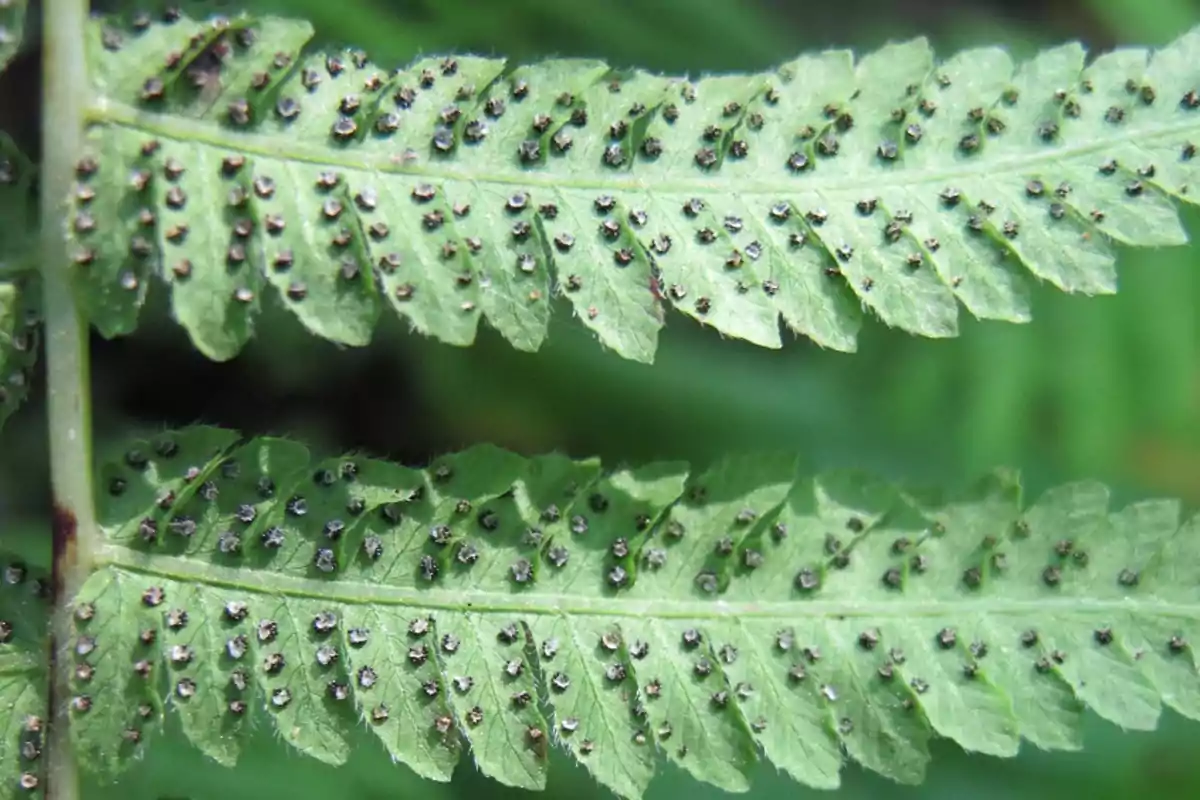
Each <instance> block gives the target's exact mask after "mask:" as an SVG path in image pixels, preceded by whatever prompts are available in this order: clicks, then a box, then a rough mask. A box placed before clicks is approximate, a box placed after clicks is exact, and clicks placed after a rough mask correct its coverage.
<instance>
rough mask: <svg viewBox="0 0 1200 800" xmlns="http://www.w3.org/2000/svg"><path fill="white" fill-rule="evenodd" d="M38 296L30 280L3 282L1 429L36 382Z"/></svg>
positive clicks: (0, 282) (0, 302)
mask: <svg viewBox="0 0 1200 800" xmlns="http://www.w3.org/2000/svg"><path fill="white" fill-rule="evenodd" d="M36 295H37V292H36V291H31V284H30V282H29V280H28V279H21V280H17V281H3V280H0V427H3V426H4V423H5V422H6V421H7V420H8V418H9V416H11V415H12V414H13V412H15V411H16V410H17V409H18V408H19V407H20V406H21V403H22V402H23V401H24V400H25V397H26V395H27V394H28V393H29V384H30V381H31V380H32V379H33V366H34V362H35V361H36V358H37V341H38V332H39V331H38V327H37V314H36V308H37V306H36V300H37V297H36Z"/></svg>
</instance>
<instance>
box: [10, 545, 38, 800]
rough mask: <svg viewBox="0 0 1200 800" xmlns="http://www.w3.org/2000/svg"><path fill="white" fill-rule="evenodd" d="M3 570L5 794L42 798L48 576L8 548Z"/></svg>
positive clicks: (12, 796)
mask: <svg viewBox="0 0 1200 800" xmlns="http://www.w3.org/2000/svg"><path fill="white" fill-rule="evenodd" d="M0 570H2V572H0V798H3V800H7V799H8V798H18V797H19V798H29V797H40V796H41V795H40V793H38V790H39V789H40V788H41V786H42V785H43V781H44V780H45V773H44V770H43V759H42V747H43V744H44V732H45V730H44V722H45V720H46V718H47V714H46V694H45V692H46V687H47V685H48V682H47V681H48V676H49V673H48V671H47V669H46V656H47V652H48V651H47V647H46V641H47V636H48V632H47V630H46V623H47V620H48V619H49V608H48V606H47V604H46V602H45V598H46V596H47V594H48V592H47V586H48V584H47V577H48V576H47V575H46V573H45V572H44V571H42V570H40V569H37V568H36V567H32V566H30V565H29V564H28V563H27V562H25V561H24V559H21V558H20V557H18V556H15V555H13V554H12V553H9V552H5V551H0Z"/></svg>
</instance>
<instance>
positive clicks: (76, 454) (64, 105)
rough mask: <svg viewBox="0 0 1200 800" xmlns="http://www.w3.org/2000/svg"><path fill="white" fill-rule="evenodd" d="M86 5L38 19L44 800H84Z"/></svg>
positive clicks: (65, 1)
mask: <svg viewBox="0 0 1200 800" xmlns="http://www.w3.org/2000/svg"><path fill="white" fill-rule="evenodd" d="M86 20H87V0H47V2H46V3H45V6H44V10H43V14H42V36H43V40H42V41H43V58H44V62H43V74H44V84H43V86H44V90H43V91H44V92H45V94H44V96H43V104H42V105H43V115H44V116H43V123H42V184H41V191H42V196H41V220H42V238H41V247H42V253H41V255H42V273H43V281H42V284H43V286H44V291H45V298H44V300H45V301H44V313H45V320H46V371H47V388H48V391H47V395H48V403H49V413H48V415H47V416H48V418H49V436H50V480H51V486H52V489H53V498H54V579H53V591H54V623H53V627H52V635H51V637H50V643H49V647H50V648H51V649H50V658H51V666H52V673H51V687H50V692H49V697H50V737H49V742H48V746H49V751H50V752H49V753H48V756H49V772H48V774H47V776H46V782H47V785H46V797H47V798H49V800H74V798H76V797H77V796H78V786H77V783H76V775H75V763H74V759H73V757H72V754H71V749H70V738H69V735H68V731H67V725H66V723H67V719H66V714H67V704H66V703H64V702H63V701H64V699H65V696H66V694H67V687H68V681H69V678H70V673H69V670H70V663H69V661H68V660H67V659H60V658H58V654H59V651H60V649H61V647H60V646H61V644H62V643H63V642H65V641H66V640H67V638H68V636H69V626H70V614H69V606H70V601H71V598H72V597H73V596H74V595H75V592H76V591H77V590H78V588H79V586H80V585H81V583H82V581H83V578H84V577H85V576H86V574H87V568H88V564H89V563H90V561H91V553H92V546H91V545H92V540H93V538H94V536H95V531H96V523H95V517H96V515H95V509H94V507H93V498H92V477H91V462H92V456H91V398H90V396H89V394H90V392H89V390H90V382H89V379H88V375H89V370H88V349H87V344H88V339H87V333H88V327H87V324H86V322H85V321H84V320H83V319H82V317H81V315H80V313H79V309H78V308H77V307H76V304H75V299H74V296H73V294H72V290H71V284H70V275H69V274H68V269H69V265H70V259H69V257H68V254H67V244H66V237H65V236H64V228H63V226H64V225H65V220H66V219H67V216H68V215H67V209H66V206H65V204H66V199H67V197H68V195H69V190H70V186H71V181H72V175H73V172H74V161H75V158H76V157H77V156H78V153H79V151H80V144H81V142H82V138H83V105H84V102H85V100H86V94H85V92H86V91H87V90H86V87H87V74H86V68H85V60H84V25H85V22H86Z"/></svg>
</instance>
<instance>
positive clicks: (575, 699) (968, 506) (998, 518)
mask: <svg viewBox="0 0 1200 800" xmlns="http://www.w3.org/2000/svg"><path fill="white" fill-rule="evenodd" d="M98 475H99V477H98V481H99V483H100V485H99V486H98V494H99V497H100V502H101V512H100V513H101V520H102V522H101V524H102V528H103V532H104V537H105V541H104V544H103V546H102V547H101V550H100V553H99V563H98V565H97V568H96V571H95V572H94V573H93V574H92V575H91V577H90V578H89V580H88V581H87V582H86V584H85V586H84V588H83V589H82V590H81V592H80V595H79V596H78V597H77V598H76V604H77V607H80V608H84V609H85V610H86V611H87V612H89V613H86V614H83V615H81V616H83V617H86V618H87V621H86V622H84V621H80V622H78V624H77V639H76V640H75V641H74V642H73V643H72V645H73V650H72V652H75V653H78V652H81V651H80V649H79V645H80V643H81V642H82V645H83V647H82V652H83V653H84V654H83V655H80V656H77V660H78V661H79V663H80V664H87V665H88V666H87V667H86V668H85V669H84V672H85V674H86V676H87V678H88V679H87V680H82V679H80V680H77V681H76V682H75V685H74V688H73V691H74V692H75V693H76V694H75V697H74V698H73V700H72V702H74V703H75V706H74V709H75V710H74V711H73V712H72V720H73V721H72V730H73V736H74V739H75V744H76V747H77V748H78V754H79V758H80V763H81V765H83V766H84V767H85V768H87V769H91V770H96V771H98V772H99V773H100V774H101V775H108V776H112V775H115V774H116V773H118V772H119V771H120V770H121V769H122V768H123V767H124V766H126V765H127V764H128V763H129V762H130V761H131V760H133V759H135V758H137V757H138V756H139V754H140V753H141V752H142V750H143V748H144V747H145V746H146V744H147V743H148V742H149V741H152V740H153V738H154V736H155V735H156V734H157V733H158V732H159V730H160V728H161V725H162V720H163V716H164V714H165V713H166V711H167V710H168V708H169V709H172V710H173V712H174V713H175V714H177V715H178V718H179V721H180V723H181V724H182V729H183V731H184V732H185V734H186V735H187V737H188V738H189V739H190V740H191V741H192V742H193V743H194V744H195V745H196V746H197V747H199V748H200V749H201V750H202V751H203V752H204V753H206V754H208V755H209V756H211V757H212V758H213V759H215V760H216V761H218V762H219V763H222V764H226V765H229V764H233V763H234V762H236V761H237V759H238V757H239V753H240V751H241V748H242V746H243V742H244V741H245V739H246V736H247V733H248V726H250V725H252V724H253V722H252V719H254V718H255V717H256V716H258V715H265V716H266V717H268V718H269V719H270V720H271V721H272V722H273V724H274V727H275V729H276V730H277V732H278V734H279V735H280V736H281V737H282V738H283V739H284V740H286V741H287V742H288V743H289V744H291V745H292V746H293V747H295V748H296V749H297V750H299V751H300V752H302V753H304V754H306V755H309V756H312V757H314V758H318V759H321V760H323V761H326V762H329V763H332V764H339V763H342V762H343V761H344V760H345V759H346V757H347V752H348V747H349V745H348V739H347V733H348V732H349V731H350V730H351V728H352V727H353V726H362V727H366V728H369V729H370V730H372V731H373V732H374V733H375V734H376V735H377V736H379V738H380V740H381V742H382V743H383V745H384V746H385V748H386V749H387V750H388V752H389V753H390V754H391V756H392V757H393V758H395V759H396V760H399V761H401V762H403V763H405V764H407V765H408V766H410V767H411V768H412V769H414V770H415V771H416V772H417V773H419V774H421V775H423V776H426V777H428V778H431V779H434V780H440V781H446V780H449V779H450V777H451V774H452V772H453V770H454V767H455V765H456V763H457V762H458V761H459V758H460V755H461V753H462V751H463V750H464V749H469V751H470V753H471V757H472V758H473V760H474V763H475V764H476V766H477V767H478V768H479V769H480V770H482V771H483V772H484V773H486V774H487V775H489V776H491V777H492V778H494V779H496V780H498V781H501V782H502V783H505V784H509V785H512V786H518V787H523V788H527V789H540V788H542V787H543V786H544V785H545V781H546V768H547V748H548V747H559V748H562V749H563V750H565V751H566V752H568V753H569V754H570V755H571V756H572V757H573V758H575V759H577V760H578V761H579V762H580V763H581V764H583V765H584V767H585V768H586V769H587V770H588V771H589V772H590V773H591V774H592V775H593V776H594V777H595V778H596V780H598V781H599V782H601V783H602V784H604V785H605V786H607V787H609V788H611V789H612V790H613V791H614V792H616V793H617V794H619V795H621V796H623V797H638V796H640V795H641V794H642V792H643V791H644V789H645V787H646V786H647V784H648V782H649V781H650V779H651V777H652V776H653V774H654V772H655V771H656V769H657V767H658V765H659V762H660V761H662V760H669V761H673V762H675V763H676V764H678V765H679V766H681V767H682V768H684V769H686V770H688V771H689V772H690V773H691V774H692V775H694V776H695V777H696V778H697V779H699V780H701V781H705V782H708V783H710V784H713V785H715V786H718V787H721V788H723V789H726V790H730V791H745V790H747V789H748V786H749V779H748V775H749V773H750V770H751V768H752V767H753V765H754V764H755V763H756V762H757V761H758V760H759V759H767V760H769V761H770V762H772V763H773V764H774V765H775V766H777V767H778V768H780V769H782V770H784V771H785V772H787V773H788V774H789V775H791V776H792V777H793V778H795V779H796V780H797V781H799V782H801V783H804V784H807V785H810V786H815V787H825V788H830V787H835V786H837V785H838V782H839V771H840V769H841V767H842V765H843V763H844V762H846V761H847V760H853V761H856V762H858V763H860V764H862V765H863V766H865V767H866V768H868V769H870V770H873V771H876V772H878V773H881V774H882V775H885V776H888V777H890V778H892V779H894V780H897V781H901V782H905V783H917V782H920V781H921V780H922V778H923V775H924V772H925V768H926V764H927V762H928V760H929V752H928V749H927V746H928V742H929V740H930V738H931V737H933V736H935V735H937V736H943V737H947V738H950V739H953V740H954V741H956V742H958V743H959V744H960V745H961V746H962V747H964V748H965V749H967V750H971V751H977V752H983V753H989V754H992V755H996V756H1013V755H1015V754H1016V752H1017V750H1018V746H1019V744H1020V740H1021V739H1022V738H1024V739H1026V740H1028V741H1029V742H1031V743H1033V744H1034V745H1035V746H1037V747H1041V748H1046V749H1076V748H1079V747H1080V746H1081V742H1080V726H1081V714H1082V713H1083V710H1084V708H1085V707H1090V708H1091V709H1093V710H1094V711H1095V712H1096V713H1098V714H1099V715H1100V716H1102V717H1104V718H1105V719H1108V720H1110V721H1112V722H1114V723H1116V724H1117V725H1120V726H1122V727H1125V728H1133V729H1151V728H1153V727H1155V725H1156V722H1157V719H1158V716H1159V713H1160V711H1161V707H1162V706H1163V705H1167V706H1170V707H1172V708H1174V709H1176V710H1177V711H1178V712H1180V713H1182V714H1184V715H1186V716H1188V717H1191V718H1193V719H1195V718H1200V674H1198V671H1197V669H1198V662H1197V652H1196V650H1195V649H1194V645H1193V643H1195V642H1197V641H1200V523H1198V522H1197V520H1196V519H1191V520H1189V521H1187V522H1184V523H1182V524H1181V521H1180V507H1179V504H1178V503H1176V502H1174V501H1147V502H1140V503H1136V504H1134V505H1130V506H1128V507H1127V508H1124V509H1121V510H1119V511H1115V512H1110V511H1109V509H1108V493H1107V491H1106V489H1105V488H1104V487H1103V486H1100V485H1097V484H1093V483H1077V484H1072V485H1067V486H1063V487H1061V488H1058V489H1055V490H1052V491H1050V492H1047V493H1046V494H1045V495H1044V496H1042V497H1041V498H1040V499H1039V500H1038V501H1037V502H1036V503H1034V504H1033V505H1032V506H1029V507H1022V504H1021V498H1020V487H1019V484H1018V482H1017V480H1016V477H1015V476H1014V475H1012V474H1010V473H1001V472H997V473H995V474H992V475H991V476H989V477H987V478H986V479H984V480H982V481H980V482H978V483H977V484H974V485H973V486H972V487H971V488H969V489H968V490H966V491H963V492H959V493H955V494H953V495H950V494H946V493H937V492H927V491H918V490H912V489H904V488H900V487H897V486H894V485H890V484H886V483H881V482H879V481H877V480H874V479H872V478H869V477H867V476H863V475H859V474H856V473H835V474H822V475H817V476H811V475H803V474H800V473H799V472H798V471H797V463H796V459H795V458H793V457H791V456H786V455H770V454H767V455H758V456H754V457H748V456H747V457H736V458H730V459H726V460H724V461H722V462H720V463H718V464H716V465H715V466H713V467H711V468H710V469H708V470H707V471H705V472H703V473H702V474H696V475H690V474H689V473H688V471H687V467H686V465H685V464H681V463H661V464H650V465H647V466H643V467H639V468H635V469H620V470H615V471H614V470H605V469H602V468H601V465H600V464H599V463H598V462H597V461H595V460H584V461H571V460H569V459H567V458H565V457H562V456H558V455H547V456H539V457H534V458H525V457H521V456H517V455H515V454H512V453H509V452H506V451H502V450H499V449H497V448H495V447H492V446H486V445H485V446H476V447H473V448H471V449H468V450H466V451H463V452H460V453H457V454H454V455H449V456H446V457H444V458H441V459H439V460H437V461H436V462H435V463H434V464H432V465H431V466H430V467H429V468H428V469H426V470H423V471H418V470H413V469H408V468H404V467H400V466H397V465H394V464H390V463H387V462H382V461H375V460H371V459H368V458H365V457H359V456H357V455H352V456H346V457H343V458H335V459H327V460H321V461H314V462H311V463H310V461H309V454H308V452H307V451H306V449H305V448H304V447H303V446H301V445H299V444H297V443H295V442H292V441H289V440H283V439H274V438H259V439H253V440H249V441H247V440H242V439H239V437H238V435H237V434H236V433H234V432H231V431H227V430H221V429H216V428H207V427H196V428H189V429H186V430H183V431H178V432H172V433H167V434H163V435H162V436H161V437H157V438H155V439H153V440H147V441H140V442H136V443H134V444H133V445H132V446H131V447H130V449H129V450H127V451H125V452H124V453H123V454H120V455H117V454H114V456H113V460H112V461H110V462H109V463H106V464H105V465H104V466H102V467H101V468H100V472H99V473H98ZM91 612H94V613H91ZM79 618H80V615H77V619H79ZM79 698H86V700H81V699H79ZM163 698H166V699H165V702H164V701H163ZM84 705H86V707H87V709H86V711H84V710H80V709H81V708H82V707H83V706H84Z"/></svg>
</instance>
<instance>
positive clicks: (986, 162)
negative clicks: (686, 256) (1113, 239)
mask: <svg viewBox="0 0 1200 800" xmlns="http://www.w3.org/2000/svg"><path fill="white" fill-rule="evenodd" d="M86 120H87V121H88V122H90V123H110V124H114V125H118V126H122V127H125V128H129V129H133V130H137V131H140V132H142V133H145V134H147V135H150V136H154V137H159V138H167V139H173V140H176V141H180V142H185V143H186V142H191V143H196V144H203V145H208V146H211V147H216V148H222V149H226V150H229V151H231V152H240V153H244V154H246V155H257V156H265V157H269V158H273V159H284V160H288V161H295V162H302V163H309V164H313V165H314V166H322V167H333V168H337V167H340V168H343V169H347V170H356V171H362V172H376V173H384V174H388V175H396V176H411V177H420V178H427V179H436V180H456V181H466V182H480V183H494V184H508V185H513V186H521V187H531V186H545V187H549V188H570V189H595V190H599V191H613V190H625V191H630V190H633V191H649V190H652V189H659V190H661V187H662V185H663V184H662V181H661V180H660V179H658V178H651V179H648V180H646V181H643V180H641V179H640V178H636V177H625V178H621V177H613V178H611V179H610V178H605V179H603V180H597V179H595V178H587V177H585V178H583V179H580V178H579V177H576V176H574V175H573V174H560V173H555V172H551V171H545V172H532V171H531V172H516V173H484V172H481V171H478V170H476V171H459V170H455V169H453V168H450V167H449V164H452V163H454V162H453V161H446V162H437V163H436V165H435V166H432V167H431V166H428V165H423V166H422V165H411V164H409V165H404V164H400V163H397V161H396V160H394V159H393V157H392V156H381V157H363V155H364V154H361V153H356V151H354V150H352V149H349V148H348V149H346V150H344V151H334V150H331V149H329V148H327V147H321V146H319V145H311V144H307V143H305V142H301V141H296V140H295V139H294V138H293V137H288V136H271V135H266V134H260V133H240V132H237V131H232V130H230V129H228V128H224V127H221V126H219V125H215V124H213V123H211V122H208V121H203V120H196V119H188V118H185V117H181V116H178V115H172V114H157V113H153V112H147V111H143V110H141V109H139V108H136V107H134V106H131V105H129V104H126V103H121V102H118V101H114V100H112V99H110V98H107V97H99V98H97V100H96V102H95V103H94V104H93V105H92V106H91V107H90V108H89V109H88V110H87V112H86ZM1188 131H1195V132H1197V133H1200V116H1198V117H1197V118H1196V119H1194V120H1186V121H1184V122H1179V123H1174V124H1169V125H1147V126H1141V127H1135V126H1130V127H1128V128H1125V129H1123V130H1122V133H1121V134H1120V135H1113V136H1105V137H1103V138H1099V139H1093V140H1091V141H1089V142H1087V143H1085V144H1077V145H1070V146H1058V147H1048V148H1047V149H1046V150H1045V152H1042V153H1035V154H1026V155H1021V156H1012V157H1009V158H1002V159H988V158H986V157H982V158H979V159H972V160H971V162H970V163H969V165H966V166H961V167H957V168H955V169H943V170H936V171H922V170H918V169H893V170H870V169H868V170H864V171H863V172H861V173H856V174H854V175H852V176H849V177H846V178H841V179H838V177H836V176H837V175H838V170H837V169H836V167H835V168H831V169H830V170H829V171H830V172H831V173H833V174H834V175H835V177H834V178H833V179H822V178H821V177H819V175H820V173H819V172H815V173H813V174H812V175H810V176H805V177H804V178H802V179H797V180H787V181H761V180H758V181H751V180H746V179H745V178H742V177H740V176H739V177H737V178H726V179H724V180H721V179H720V177H719V175H720V173H719V172H718V173H717V175H718V177H717V178H715V179H700V178H688V179H679V180H673V181H672V182H671V183H670V185H669V187H668V190H669V191H671V192H689V191H690V192H695V193H697V194H704V193H712V192H727V191H729V185H730V183H736V184H737V186H738V194H742V195H770V196H773V197H776V196H780V195H786V194H788V193H794V192H798V191H801V192H803V191H812V192H849V191H852V190H863V189H875V190H877V189H879V188H881V187H890V186H901V185H903V186H911V185H914V184H930V183H934V184H944V183H950V182H953V181H955V180H961V179H965V178H970V177H973V176H976V177H977V176H993V175H1008V174H1012V173H1017V172H1023V171H1026V170H1028V169H1029V168H1030V167H1034V166H1037V165H1039V164H1043V163H1047V162H1054V161H1062V160H1073V159H1075V158H1076V157H1079V156H1085V155H1088V154H1090V153H1103V152H1107V151H1109V150H1111V149H1112V148H1113V147H1114V146H1117V145H1121V144H1128V143H1137V144H1138V145H1139V146H1145V145H1146V144H1147V143H1150V142H1153V141H1155V140H1157V139H1164V138H1167V137H1171V136H1174V135H1177V134H1179V133H1185V132H1188ZM355 155H357V156H359V157H357V158H355V157H354V156H355ZM781 159H782V156H781ZM617 174H618V173H614V175H617ZM626 174H627V173H626Z"/></svg>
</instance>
